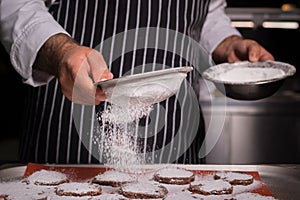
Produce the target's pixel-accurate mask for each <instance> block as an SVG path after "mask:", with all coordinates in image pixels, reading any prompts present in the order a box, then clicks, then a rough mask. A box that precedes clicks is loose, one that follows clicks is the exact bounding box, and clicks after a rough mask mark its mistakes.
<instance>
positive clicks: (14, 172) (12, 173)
mask: <svg viewBox="0 0 300 200" xmlns="http://www.w3.org/2000/svg"><path fill="white" fill-rule="evenodd" d="M165 166H175V165H170V164H168V165H145V166H142V167H140V168H136V169H140V171H139V172H140V173H143V174H142V175H146V176H148V175H150V177H152V174H153V172H154V171H155V170H157V169H159V168H162V167H165ZM176 166H179V167H183V168H186V169H189V170H192V171H194V173H195V174H196V175H199V176H205V175H213V174H214V173H215V172H216V171H218V170H227V171H236V172H244V173H248V174H251V175H252V176H253V177H254V183H255V184H254V185H253V186H254V187H253V186H251V187H250V188H247V187H245V186H236V187H235V188H236V189H234V191H236V193H235V192H234V193H235V194H237V193H243V192H254V193H259V194H262V195H265V196H275V195H273V194H272V192H271V191H270V190H269V188H268V186H267V185H266V184H264V182H263V181H262V179H261V177H260V174H259V172H258V171H253V170H254V169H255V168H252V169H250V168H248V169H237V168H227V169H226V168H222V167H219V168H218V167H216V166H214V167H213V166H211V167H208V166H207V165H205V166H202V165H176ZM41 169H47V170H55V171H61V172H64V173H65V174H67V176H68V177H69V179H70V181H87V180H90V179H91V178H92V177H94V176H95V175H97V174H99V173H103V172H104V171H106V170H110V169H111V168H110V167H109V166H103V165H41V164H35V163H29V164H28V165H27V166H21V167H14V168H8V169H4V170H1V171H0V177H1V180H2V181H12V180H21V179H22V178H24V177H27V176H29V175H30V174H32V173H34V172H35V171H39V170H41ZM132 172H134V171H132ZM173 189H174V188H173ZM109 191H110V192H112V190H109ZM179 191H181V189H180V190H179ZM115 192H116V191H115ZM173 192H174V191H173ZM275 197H276V196H275ZM276 198H277V197H276Z"/></svg>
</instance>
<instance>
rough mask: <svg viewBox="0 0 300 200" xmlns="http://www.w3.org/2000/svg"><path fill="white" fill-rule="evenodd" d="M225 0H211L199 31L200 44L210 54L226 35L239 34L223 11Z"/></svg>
mask: <svg viewBox="0 0 300 200" xmlns="http://www.w3.org/2000/svg"><path fill="white" fill-rule="evenodd" d="M226 6H227V4H226V1H225V0H211V2H210V5H209V12H208V14H207V18H206V21H205V23H204V25H203V29H202V32H201V40H200V45H201V46H202V47H203V48H204V49H205V50H206V51H208V52H209V53H210V54H211V53H212V52H213V51H214V50H215V48H216V47H217V46H218V45H219V44H220V43H221V42H222V41H223V40H224V39H225V38H227V37H229V36H231V35H241V34H240V32H239V31H238V30H237V29H236V28H234V27H232V26H231V20H230V18H229V16H227V15H226V13H225V7H226Z"/></svg>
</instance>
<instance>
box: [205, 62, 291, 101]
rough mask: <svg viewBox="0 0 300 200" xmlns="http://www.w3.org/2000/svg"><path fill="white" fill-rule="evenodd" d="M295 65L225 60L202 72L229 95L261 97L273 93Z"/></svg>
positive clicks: (289, 74)
mask: <svg viewBox="0 0 300 200" xmlns="http://www.w3.org/2000/svg"><path fill="white" fill-rule="evenodd" d="M295 73H296V68H295V67H294V66H292V65H290V64H288V63H284V62H279V61H265V62H249V61H241V62H235V63H222V64H219V65H215V66H212V67H210V68H208V69H207V70H205V71H204V73H203V74H202V76H203V78H204V79H207V80H209V81H212V82H213V83H214V84H215V85H216V87H217V88H218V89H219V90H220V91H221V92H222V93H223V94H224V95H226V96H227V97H230V98H232V99H237V100H258V99H262V98H265V97H269V96H271V95H273V94H274V93H275V92H276V91H277V90H278V89H279V88H280V87H281V86H282V84H283V82H284V80H285V79H286V78H288V77H290V76H292V75H294V74H295Z"/></svg>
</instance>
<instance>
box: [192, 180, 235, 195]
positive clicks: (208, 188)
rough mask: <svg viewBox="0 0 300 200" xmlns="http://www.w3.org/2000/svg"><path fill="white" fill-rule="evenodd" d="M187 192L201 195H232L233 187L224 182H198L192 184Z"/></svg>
mask: <svg viewBox="0 0 300 200" xmlns="http://www.w3.org/2000/svg"><path fill="white" fill-rule="evenodd" d="M188 190H189V191H191V192H195V193H198V194H203V195H222V194H232V190H233V187H232V185H231V184H230V183H228V182H227V181H224V180H221V179H219V180H200V181H195V182H192V183H191V184H190V186H189V188H188Z"/></svg>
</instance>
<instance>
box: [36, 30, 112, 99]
mask: <svg viewBox="0 0 300 200" xmlns="http://www.w3.org/2000/svg"><path fill="white" fill-rule="evenodd" d="M34 68H36V69H38V70H42V71H44V72H47V73H49V74H51V75H54V76H56V77H58V80H59V83H60V85H61V90H62V92H63V94H64V95H65V96H66V97H67V98H68V99H69V100H70V101H73V102H74V103H79V104H84V105H97V104H99V103H100V102H101V101H105V98H106V97H105V92H104V91H102V90H101V89H100V88H99V87H97V86H95V85H94V84H93V83H94V82H98V81H101V80H105V79H112V78H113V75H112V73H110V72H109V70H108V68H107V65H106V63H105V61H104V58H103V56H102V55H101V53H99V52H98V51H96V50H94V49H92V48H88V47H85V46H81V45H79V44H78V43H77V42H76V41H74V40H73V39H72V38H70V37H69V36H67V35H65V34H57V35H54V36H52V37H50V38H49V39H48V40H47V41H46V42H45V43H44V45H43V46H42V48H41V49H40V51H39V52H38V55H37V58H36V61H35V64H34Z"/></svg>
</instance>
